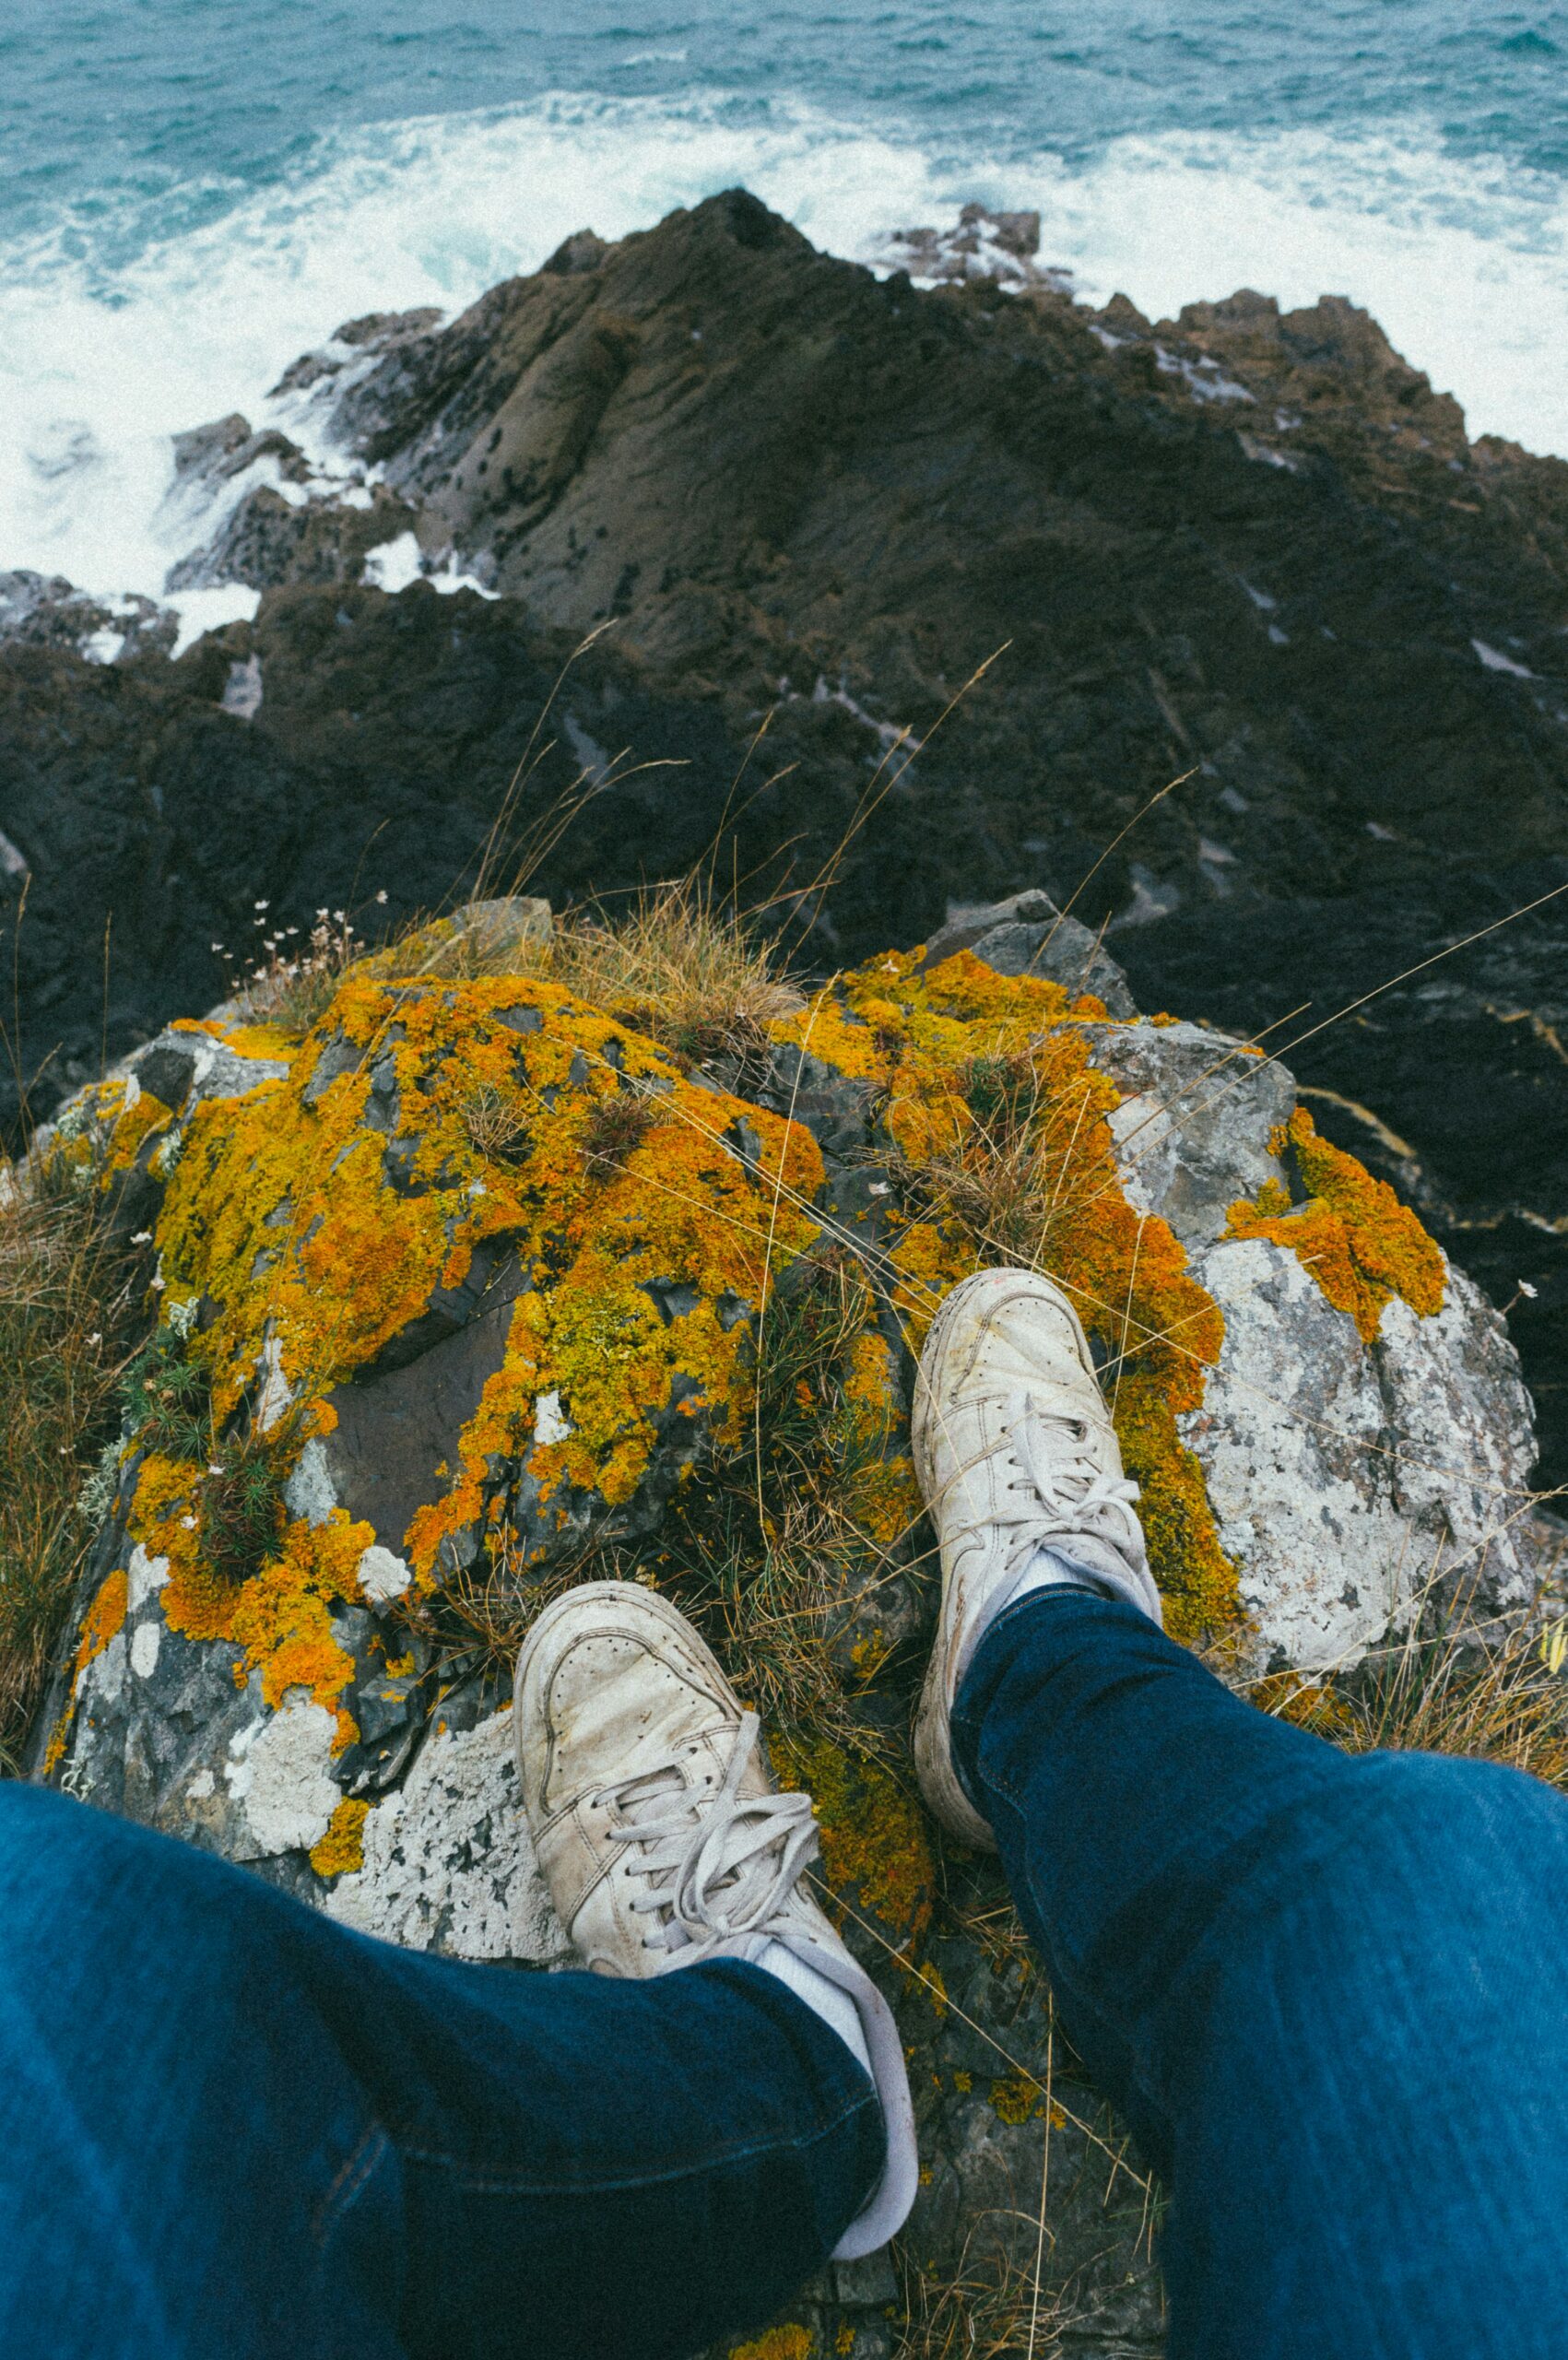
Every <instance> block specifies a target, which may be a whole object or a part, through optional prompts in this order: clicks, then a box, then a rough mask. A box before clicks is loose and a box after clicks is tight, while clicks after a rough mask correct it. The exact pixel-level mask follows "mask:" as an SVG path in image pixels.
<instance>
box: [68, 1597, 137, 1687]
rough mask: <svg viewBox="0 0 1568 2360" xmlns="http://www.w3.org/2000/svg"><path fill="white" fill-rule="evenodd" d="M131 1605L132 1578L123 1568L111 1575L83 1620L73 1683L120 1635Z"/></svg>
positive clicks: (73, 1668)
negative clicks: (130, 1578)
mask: <svg viewBox="0 0 1568 2360" xmlns="http://www.w3.org/2000/svg"><path fill="white" fill-rule="evenodd" d="M129 1604H130V1581H129V1577H128V1576H127V1575H125V1574H124V1572H121V1571H118V1570H117V1571H115V1572H114V1573H112V1574H110V1575H108V1576H107V1578H106V1579H105V1580H104V1582H103V1584H102V1586H101V1587H100V1589H99V1592H98V1595H97V1597H96V1598H95V1599H93V1601H92V1604H91V1605H90V1606H89V1607H88V1611H87V1613H86V1614H85V1616H84V1617H83V1619H82V1631H81V1637H80V1639H79V1640H78V1642H77V1653H76V1660H75V1662H74V1663H73V1665H72V1667H71V1679H72V1684H73V1686H74V1685H75V1683H76V1681H78V1680H80V1678H81V1676H82V1674H83V1672H84V1671H85V1670H87V1668H88V1664H89V1663H91V1661H92V1660H93V1658H94V1657H95V1656H100V1655H101V1654H102V1653H103V1651H104V1649H105V1647H107V1646H108V1645H109V1643H110V1641H111V1640H112V1639H113V1638H116V1637H118V1635H119V1634H120V1633H121V1632H122V1631H123V1630H124V1627H125V1616H126V1613H127V1611H128V1610H129Z"/></svg>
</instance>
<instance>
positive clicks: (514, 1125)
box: [463, 1081, 533, 1163]
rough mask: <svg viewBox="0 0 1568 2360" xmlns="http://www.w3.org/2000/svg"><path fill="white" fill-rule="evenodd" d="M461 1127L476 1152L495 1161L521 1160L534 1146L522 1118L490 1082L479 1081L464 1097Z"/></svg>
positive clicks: (511, 1161) (525, 1157)
mask: <svg viewBox="0 0 1568 2360" xmlns="http://www.w3.org/2000/svg"><path fill="white" fill-rule="evenodd" d="M463 1127H464V1129H465V1130H466V1132H467V1134H468V1138H469V1139H470V1141H471V1142H472V1144H473V1145H474V1146H475V1147H476V1148H477V1150H478V1152H479V1153H480V1154H481V1155H484V1156H489V1158H490V1160H491V1161H492V1162H496V1163H523V1162H525V1161H526V1160H527V1157H528V1154H529V1151H530V1150H531V1148H532V1146H533V1134H532V1132H531V1131H530V1129H529V1127H528V1124H527V1122H526V1120H525V1117H524V1116H523V1115H520V1114H519V1113H518V1111H517V1108H516V1106H515V1105H514V1104H513V1102H512V1101H511V1100H510V1099H509V1098H508V1097H507V1095H506V1093H505V1091H500V1090H497V1089H496V1088H495V1086H494V1085H493V1083H491V1082H488V1081H486V1082H481V1083H480V1084H479V1086H478V1088H477V1090H472V1091H469V1093H468V1095H467V1097H466V1099H465V1100H464V1102H463Z"/></svg>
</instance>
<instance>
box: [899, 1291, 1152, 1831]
mask: <svg viewBox="0 0 1568 2360" xmlns="http://www.w3.org/2000/svg"><path fill="white" fill-rule="evenodd" d="M912 1441H913V1445H914V1466H915V1472H916V1474H917V1476H918V1478H919V1481H920V1487H921V1490H922V1492H923V1493H925V1505H926V1509H927V1511H928V1513H929V1515H930V1517H931V1521H932V1524H933V1525H934V1527H935V1528H936V1532H937V1540H938V1543H939V1544H940V1548H941V1557H942V1611H941V1620H940V1622H939V1624H938V1627H937V1643H936V1646H935V1647H934V1648H933V1649H932V1654H931V1662H930V1667H929V1669H928V1670H927V1672H926V1675H925V1688H924V1690H923V1692H922V1694H921V1699H920V1709H919V1713H918V1715H917V1717H916V1720H915V1729H914V1759H915V1767H916V1769H917V1770H918V1772H919V1776H920V1785H921V1790H922V1792H923V1793H924V1795H925V1799H926V1801H927V1803H928V1804H929V1805H930V1807H931V1809H932V1810H933V1811H935V1812H936V1814H937V1818H938V1819H939V1820H941V1822H942V1823H943V1824H944V1825H945V1826H947V1827H949V1828H950V1829H951V1830H952V1832H953V1834H954V1835H959V1836H961V1837H962V1839H963V1841H964V1842H965V1843H966V1844H972V1845H973V1846H975V1847H977V1848H980V1849H982V1850H985V1851H994V1850H995V1849H996V1839H995V1837H994V1836H993V1835H992V1833H991V1830H990V1828H989V1827H988V1826H987V1825H986V1823H985V1822H984V1819H982V1818H981V1816H980V1813H979V1812H978V1811H976V1810H975V1808H974V1805H973V1803H972V1802H971V1801H970V1799H969V1797H968V1796H967V1795H966V1794H965V1793H964V1790H963V1788H962V1787H961V1785H960V1783H959V1779H958V1774H957V1772H956V1770H955V1769H954V1766H953V1756H952V1740H951V1731H950V1726H949V1725H950V1720H951V1715H952V1707H953V1699H954V1697H955V1696H956V1695H957V1693H958V1687H959V1682H960V1681H961V1678H962V1677H963V1673H964V1671H965V1670H966V1669H967V1667H968V1663H969V1659H970V1657H971V1656H972V1655H973V1652H974V1648H975V1644H976V1642H977V1640H978V1638H979V1637H980V1634H981V1633H982V1632H983V1631H984V1628H985V1627H986V1625H987V1624H988V1623H989V1622H991V1621H993V1620H994V1618H995V1617H996V1615H997V1614H998V1613H1000V1611H1001V1610H1002V1608H1003V1607H1004V1606H1005V1605H1007V1604H1008V1602H1009V1600H1010V1599H1011V1598H1012V1597H1014V1596H1015V1595H1017V1594H1018V1593H1019V1592H1020V1590H1021V1589H1022V1587H1024V1586H1025V1585H1026V1584H1027V1583H1029V1582H1031V1580H1032V1578H1033V1577H1034V1573H1035V1568H1036V1567H1037V1565H1038V1564H1039V1563H1041V1562H1042V1552H1051V1553H1052V1554H1054V1555H1056V1556H1059V1557H1060V1558H1061V1559H1063V1560H1066V1561H1067V1562H1068V1563H1070V1565H1071V1566H1072V1567H1073V1568H1074V1570H1075V1571H1076V1572H1077V1573H1078V1574H1080V1575H1084V1576H1086V1577H1087V1581H1086V1586H1087V1587H1097V1588H1100V1589H1102V1590H1103V1591H1104V1592H1106V1593H1107V1594H1108V1595H1109V1596H1112V1597H1115V1598H1122V1599H1126V1601H1127V1602H1128V1603H1129V1604H1130V1605H1133V1606H1137V1607H1138V1608H1139V1609H1141V1611H1143V1612H1144V1613H1145V1614H1147V1615H1149V1617H1150V1619H1151V1620H1152V1621H1153V1622H1161V1621H1162V1617H1161V1609H1160V1594H1159V1592H1158V1590H1157V1589H1156V1588H1155V1587H1154V1583H1153V1579H1152V1577H1151V1576H1150V1574H1149V1557H1148V1552H1147V1551H1146V1549H1145V1546H1144V1539H1143V1528H1142V1526H1141V1525H1140V1524H1139V1523H1138V1515H1137V1512H1136V1509H1135V1507H1134V1502H1135V1501H1136V1500H1137V1498H1138V1486H1137V1484H1136V1483H1129V1482H1128V1481H1126V1477H1125V1476H1124V1475H1123V1472H1122V1454H1121V1449H1120V1446H1119V1445H1118V1444H1117V1441H1116V1435H1115V1430H1114V1427H1113V1426H1112V1423H1111V1417H1110V1412H1109V1411H1108V1410H1107V1409H1106V1407H1105V1402H1104V1398H1103V1397H1102V1393H1101V1390H1100V1383H1099V1379H1098V1378H1097V1376H1096V1375H1095V1373H1094V1363H1093V1361H1092V1360H1091V1357H1090V1351H1089V1343H1088V1339H1087V1338H1086V1337H1085V1335H1084V1332H1083V1327H1082V1325H1081V1323H1080V1321H1079V1316H1078V1314H1077V1312H1076V1311H1075V1310H1074V1309H1073V1307H1072V1305H1071V1304H1070V1303H1069V1302H1068V1301H1067V1296H1066V1295H1065V1294H1063V1292H1062V1291H1061V1289H1060V1288H1059V1287H1056V1286H1054V1285H1053V1284H1052V1282H1051V1280H1049V1279H1043V1278H1040V1277H1038V1276H1036V1275H1035V1273H1033V1272H1032V1271H1029V1270H979V1271H976V1272H975V1274H974V1276H973V1278H969V1279H965V1280H963V1281H962V1282H961V1285H959V1286H956V1287H955V1288H954V1289H953V1291H952V1292H951V1293H950V1294H949V1296H948V1298H947V1300H946V1301H945V1303H944V1304H942V1307H941V1309H940V1310H939V1311H938V1312H937V1316H936V1318H935V1319H934V1320H933V1321H932V1323H931V1332H930V1334H929V1336H928V1337H927V1338H926V1339H925V1350H924V1351H923V1352H922V1353H921V1355H920V1373H919V1375H918V1378H917V1380H916V1383H915V1391H914V1417H913V1420H912ZM1066 1577H1067V1578H1069V1579H1070V1578H1071V1576H1070V1575H1067V1576H1066Z"/></svg>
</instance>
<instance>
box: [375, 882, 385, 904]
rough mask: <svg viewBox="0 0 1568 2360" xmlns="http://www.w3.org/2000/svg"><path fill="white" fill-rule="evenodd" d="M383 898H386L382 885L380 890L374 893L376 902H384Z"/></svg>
mask: <svg viewBox="0 0 1568 2360" xmlns="http://www.w3.org/2000/svg"><path fill="white" fill-rule="evenodd" d="M385 899H386V887H385V886H384V885H383V887H382V889H381V891H380V892H379V893H378V894H377V895H376V900H377V901H378V902H384V901H385Z"/></svg>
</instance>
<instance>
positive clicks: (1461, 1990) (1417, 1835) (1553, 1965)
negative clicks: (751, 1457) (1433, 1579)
mask: <svg viewBox="0 0 1568 2360" xmlns="http://www.w3.org/2000/svg"><path fill="white" fill-rule="evenodd" d="M952 1733H953V1751H954V1759H955V1763H956V1766H957V1768H958V1770H959V1773H960V1775H961V1778H962V1780H963V1782H964V1784H965V1786H966V1788H967V1789H968V1792H969V1794H970V1796H971V1798H972V1799H973V1802H974V1804H975V1806H976V1808H977V1809H978V1810H979V1811H981V1813H982V1814H983V1815H984V1818H985V1819H986V1820H987V1821H988V1822H989V1823H990V1825H991V1826H992V1827H993V1828H994V1830H995V1833H996V1840H997V1843H998V1846H999V1848H1000V1850H1001V1853H1002V1857H1003V1859H1004V1861H1005V1863H1006V1866H1007V1869H1008V1877H1009V1881H1010V1882H1011V1885H1012V1890H1013V1893H1014V1894H1015V1896H1016V1898H1017V1901H1018V1905H1019V1907H1020V1912H1021V1914H1022V1916H1023V1917H1024V1919H1025V1922H1026V1924H1027V1925H1028V1927H1029V1929H1030V1931H1031V1933H1032V1937H1033V1939H1034V1941H1036V1942H1037V1943H1038V1945H1039V1947H1040V1950H1041V1953H1042V1954H1043V1959H1044V1961H1045V1964H1046V1968H1047V1972H1048V1975H1049V1977H1050V1981H1051V1984H1052V1987H1053V1989H1054V1991H1055V1994H1056V1996H1057V1998H1058V2000H1059V2001H1060V2004H1061V2007H1062V2011H1063V2018H1064V2022H1065V2024H1066V2026H1067V2030H1068V2032H1069V2034H1070V2035H1072V2037H1073V2038H1074V2040H1075V2042H1076V2043H1077V2044H1078V2045H1079V2047H1080V2050H1081V2052H1082V2054H1083V2056H1084V2058H1085V2059H1086V2061H1087V2062H1088V2064H1089V2065H1090V2067H1091V2070H1092V2071H1094V2072H1095V2073H1096V2075H1097V2076H1098V2077H1099V2078H1100V2079H1101V2080H1102V2083H1103V2084H1104V2085H1105V2087H1106V2088H1107V2090H1108V2092H1109V2093H1110V2094H1113V2095H1114V2096H1115V2097H1116V2098H1118V2099H1119V2100H1120V2102H1121V2103H1122V2104H1123V2106H1125V2107H1126V2111H1127V2113H1128V2115H1129V2117H1130V2118H1131V2119H1132V2120H1133V2122H1134V2124H1135V2126H1136V2127H1137V2129H1138V2131H1139V2133H1140V2134H1141V2138H1142V2140H1143V2142H1144V2143H1145V2145H1146V2146H1147V2148H1148V2149H1149V2153H1150V2154H1151V2157H1152V2159H1153V2160H1154V2161H1155V2162H1156V2164H1157V2165H1158V2166H1159V2167H1160V2169H1161V2172H1162V2173H1163V2174H1164V2175H1165V2176H1166V2177H1167V2180H1168V2185H1169V2189H1170V2195H1171V2205H1170V2212H1169V2215H1168V2218H1167V2223H1166V2228H1165V2234H1164V2241H1163V2248H1162V2261H1163V2266H1164V2270H1165V2275H1166V2282H1167V2287H1168V2292H1169V2297H1170V2305H1171V2341H1170V2352H1171V2360H1287V2356H1289V2360H1295V2356H1296V2355H1300V2360H1308V2355H1310V2360H1548V2355H1556V2354H1561V2353H1562V2351H1563V2349H1564V2330H1563V2325H1562V2285H1561V2279H1562V2267H1561V2241H1562V2223H1563V2221H1564V2219H1568V1799H1563V1798H1562V1797H1561V1796H1559V1795H1557V1794H1556V1793H1554V1792H1552V1791H1551V1790H1550V1789H1549V1788H1545V1787H1543V1786H1540V1785H1539V1784H1537V1783H1536V1782H1535V1781H1533V1780H1530V1779H1528V1778H1526V1777H1523V1776H1519V1775H1518V1774H1516V1773H1515V1772H1512V1771H1508V1770H1504V1769H1501V1768H1498V1767H1495V1766H1493V1765H1491V1764H1481V1763H1476V1762H1463V1761H1455V1760H1452V1759H1444V1758H1440V1757H1437V1756H1434V1755H1426V1754H1405V1755H1400V1754H1387V1753H1379V1754H1372V1755H1366V1756H1362V1757H1360V1758H1352V1757H1350V1756H1347V1755H1345V1754H1343V1753H1341V1752H1338V1751H1337V1750H1336V1749H1335V1748H1334V1747H1332V1746H1330V1745H1328V1744H1326V1743H1325V1742H1323V1741H1322V1740H1319V1739H1317V1738H1315V1737H1312V1736H1309V1735H1307V1734H1305V1733H1304V1732H1303V1731H1301V1730H1298V1729H1292V1728H1291V1727H1290V1726H1289V1725H1287V1724H1284V1723H1282V1722H1280V1721H1278V1720H1274V1719H1270V1718H1269V1717H1267V1716H1266V1715H1264V1714H1262V1713H1259V1712H1257V1711H1256V1710H1255V1709H1254V1708H1253V1707H1252V1706H1250V1705H1246V1704H1244V1703H1243V1702H1241V1701H1240V1700H1239V1699H1237V1698H1236V1697H1234V1696H1232V1694H1231V1693H1229V1692H1228V1691H1227V1690H1226V1689H1225V1688H1224V1687H1223V1686H1222V1685H1221V1684H1220V1681H1217V1680H1215V1679H1214V1678H1213V1677H1212V1676H1211V1675H1210V1674H1209V1673H1208V1671H1207V1670H1205V1669H1204V1668H1203V1666H1202V1665H1201V1664H1200V1663H1199V1662H1198V1661H1197V1659H1196V1658H1194V1657H1193V1656H1192V1655H1190V1654H1189V1653H1188V1652H1187V1651H1186V1650H1185V1648H1182V1647H1179V1646H1175V1645H1173V1643H1172V1642H1171V1641H1170V1640H1168V1639H1167V1638H1165V1637H1164V1635H1163V1634H1162V1633H1161V1632H1160V1631H1159V1630H1158V1629H1157V1628H1156V1627H1155V1626H1154V1624H1153V1623H1152V1622H1149V1620H1147V1619H1146V1617H1145V1616H1144V1615H1142V1614H1140V1613H1139V1612H1138V1611H1136V1609H1134V1608H1133V1607H1131V1606H1129V1605H1126V1604H1125V1603H1122V1602H1120V1601H1117V1600H1114V1599H1105V1598H1102V1597H1098V1596H1096V1595H1094V1594H1093V1593H1091V1592H1090V1591H1088V1590H1079V1589H1070V1588H1052V1589H1047V1590H1044V1591H1042V1592H1039V1593H1037V1594H1035V1595H1033V1596H1032V1597H1030V1598H1027V1599H1023V1600H1021V1601H1020V1603H1018V1604H1016V1605H1014V1606H1011V1607H1009V1608H1008V1609H1007V1610H1006V1611H1004V1612H1003V1613H1002V1614H1001V1616H1000V1617H999V1619H998V1620H997V1621H996V1622H993V1623H992V1624H991V1626H990V1627H989V1629H988V1630H986V1631H985V1632H984V1634H983V1635H982V1636H981V1638H980V1640H979V1643H978V1646H977V1647H976V1650H975V1653H974V1655H973V1660H972V1661H971V1663H970V1665H969V1668H968V1670H967V1672H966V1673H965V1675H964V1676H963V1679H962V1682H961V1688H960V1691H959V1695H958V1702H957V1707H956V1710H955V1712H954V1715H953V1721H952Z"/></svg>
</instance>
